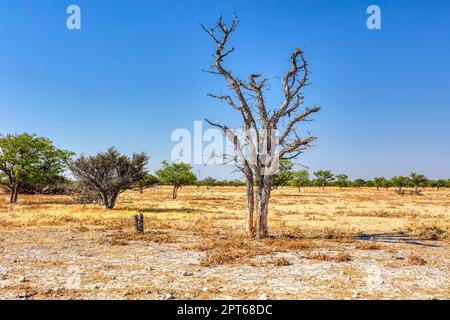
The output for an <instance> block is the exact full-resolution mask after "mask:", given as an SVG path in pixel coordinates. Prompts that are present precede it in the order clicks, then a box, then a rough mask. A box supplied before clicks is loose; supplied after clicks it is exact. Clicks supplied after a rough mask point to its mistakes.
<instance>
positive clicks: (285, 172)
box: [272, 159, 294, 189]
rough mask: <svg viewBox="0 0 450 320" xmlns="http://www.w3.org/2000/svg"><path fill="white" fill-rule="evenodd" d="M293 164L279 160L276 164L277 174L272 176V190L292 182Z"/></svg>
mask: <svg viewBox="0 0 450 320" xmlns="http://www.w3.org/2000/svg"><path fill="white" fill-rule="evenodd" d="M293 167H294V164H293V163H292V161H290V160H288V159H281V160H280V161H279V163H278V170H277V173H275V174H274V175H273V178H272V179H273V180H272V189H274V188H275V189H276V188H278V187H281V186H285V185H287V184H288V183H289V181H291V180H292V174H293V172H292V168H293Z"/></svg>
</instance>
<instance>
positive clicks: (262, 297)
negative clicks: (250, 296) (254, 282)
mask: <svg viewBox="0 0 450 320" xmlns="http://www.w3.org/2000/svg"><path fill="white" fill-rule="evenodd" d="M258 300H267V296H266V295H265V294H264V293H263V294H260V295H259V297H258Z"/></svg>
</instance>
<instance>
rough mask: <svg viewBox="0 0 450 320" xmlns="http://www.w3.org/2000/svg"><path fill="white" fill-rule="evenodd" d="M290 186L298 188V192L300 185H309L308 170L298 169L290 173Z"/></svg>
mask: <svg viewBox="0 0 450 320" xmlns="http://www.w3.org/2000/svg"><path fill="white" fill-rule="evenodd" d="M291 183H292V186H294V187H297V188H298V192H300V188H301V187H306V186H307V185H309V183H310V180H309V172H308V170H298V171H295V172H294V173H292V180H291Z"/></svg>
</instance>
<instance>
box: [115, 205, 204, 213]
mask: <svg viewBox="0 0 450 320" xmlns="http://www.w3.org/2000/svg"><path fill="white" fill-rule="evenodd" d="M117 209H121V210H130V211H136V212H141V213H165V212H166V213H167V212H182V213H194V212H198V213H202V212H207V211H206V210H203V209H197V208H195V209H194V208H185V207H183V208H170V207H168V208H137V207H126V206H125V207H121V206H118V207H117Z"/></svg>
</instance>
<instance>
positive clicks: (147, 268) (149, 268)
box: [145, 267, 153, 271]
mask: <svg viewBox="0 0 450 320" xmlns="http://www.w3.org/2000/svg"><path fill="white" fill-rule="evenodd" d="M145 270H147V271H153V268H152V267H146V268H145Z"/></svg>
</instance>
